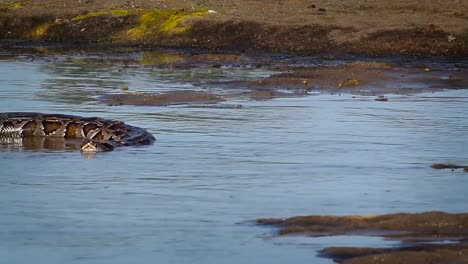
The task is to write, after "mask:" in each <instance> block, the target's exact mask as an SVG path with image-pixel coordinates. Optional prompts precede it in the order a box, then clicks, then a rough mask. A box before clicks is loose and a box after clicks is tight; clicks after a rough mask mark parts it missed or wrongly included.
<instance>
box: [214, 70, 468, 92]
mask: <svg viewBox="0 0 468 264" xmlns="http://www.w3.org/2000/svg"><path fill="white" fill-rule="evenodd" d="M282 71H284V72H282V73H278V74H273V75H271V76H269V77H267V78H262V79H259V80H253V81H250V80H249V81H231V82H224V83H218V85H223V86H225V87H227V88H234V87H239V86H241V87H246V88H248V89H251V90H253V91H270V92H271V93H276V94H278V95H281V93H280V92H281V90H287V91H289V92H290V93H293V94H296V95H301V94H307V93H310V92H323V93H332V94H336V93H351V94H359V95H383V94H413V93H421V92H436V91H441V90H456V89H466V88H467V87H468V78H467V73H466V72H465V71H447V70H436V71H432V70H431V69H429V68H427V67H425V66H424V65H422V66H419V67H411V68H408V67H398V66H393V65H391V64H388V63H381V62H362V61H361V62H359V61H357V62H354V63H348V64H343V65H337V66H325V67H289V68H288V67H285V68H284V69H283V70H282ZM395 80H398V82H397V83H396V82H395ZM263 93H265V92H263ZM376 100H377V101H388V98H385V97H381V98H376Z"/></svg>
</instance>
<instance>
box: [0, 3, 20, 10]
mask: <svg viewBox="0 0 468 264" xmlns="http://www.w3.org/2000/svg"><path fill="white" fill-rule="evenodd" d="M0 8H2V9H7V10H17V9H21V8H23V4H22V3H6V4H0Z"/></svg>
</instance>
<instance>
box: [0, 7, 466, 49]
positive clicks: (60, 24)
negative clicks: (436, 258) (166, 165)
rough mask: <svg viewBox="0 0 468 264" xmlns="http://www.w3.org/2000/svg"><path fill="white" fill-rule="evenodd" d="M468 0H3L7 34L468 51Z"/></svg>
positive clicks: (201, 44) (150, 42)
mask: <svg viewBox="0 0 468 264" xmlns="http://www.w3.org/2000/svg"><path fill="white" fill-rule="evenodd" d="M467 8H468V7H467V3H466V1H444V2H434V1H410V2H409V1H403V0H396V1H357V0H351V1H332V0H325V1H319V2H313V1H312V2H311V1H306V0H284V1H261V0H256V1H247V0H239V1H217V0H191V1H169V0H154V1H145V0H134V1H127V0H102V1H89V0H80V1H74V0H73V1H72V0H60V1H59V0H44V1H31V0H19V1H14V0H12V1H6V0H2V1H0V25H1V27H0V39H1V40H4V41H52V42H58V43H66V42H68V43H69V42H79V43H90V42H92V43H107V44H113V45H140V46H154V47H161V46H164V47H181V48H203V49H209V50H214V51H220V50H230V51H237V52H249V51H268V52H293V53H301V54H304V53H316V52H330V51H331V52H351V53H361V54H404V55H423V56H432V55H444V56H466V55H467V54H468V23H467V21H468V15H467V12H466V10H467Z"/></svg>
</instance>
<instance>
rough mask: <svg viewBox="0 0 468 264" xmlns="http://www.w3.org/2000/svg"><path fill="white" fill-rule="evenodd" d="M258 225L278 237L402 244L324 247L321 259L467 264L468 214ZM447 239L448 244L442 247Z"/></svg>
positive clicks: (309, 218)
mask: <svg viewBox="0 0 468 264" xmlns="http://www.w3.org/2000/svg"><path fill="white" fill-rule="evenodd" d="M257 223H259V224H266V225H274V226H278V227H279V228H280V234H281V235H286V234H299V233H300V234H304V235H308V236H332V235H352V234H361V235H370V236H383V237H386V238H391V239H397V240H401V241H402V242H403V243H402V244H401V246H399V247H390V248H368V247H327V248H325V249H323V250H321V251H320V255H321V256H323V257H329V258H333V259H334V260H335V261H336V262H343V263H347V264H350V263H352V264H354V263H362V264H366V263H388V264H390V263H391V264H394V263H402V264H403V263H414V264H419V263H421V264H422V263H438V264H443V263H468V243H467V241H468V213H458V214H456V213H445V212H436V211H434V212H425V213H414V214H411V213H396V214H387V215H371V216H357V215H352V216H320V215H314V216H298V217H292V218H287V219H279V218H261V219H257ZM446 241H450V243H448V244H443V243H444V242H446ZM430 242H436V244H430ZM439 242H442V244H441V243H439ZM405 243H410V244H409V245H408V244H405Z"/></svg>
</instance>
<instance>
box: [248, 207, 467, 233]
mask: <svg viewBox="0 0 468 264" xmlns="http://www.w3.org/2000/svg"><path fill="white" fill-rule="evenodd" d="M257 223H260V224H270V225H275V226H278V227H280V234H291V233H307V234H308V235H311V236H323V235H340V234H353V233H365V234H376V235H392V234H394V233H395V232H397V233H400V234H403V235H402V236H403V237H412V236H414V235H418V236H422V235H424V236H427V237H431V236H438V237H442V236H446V237H453V236H456V237H463V236H468V213H460V214H450V213H445V212H425V213H416V214H410V213H398V214H388V215H376V216H318V215H314V216H298V217H292V218H288V219H275V218H273V219H268V218H266V219H265V218H263V219H262V218H261V219H257Z"/></svg>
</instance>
